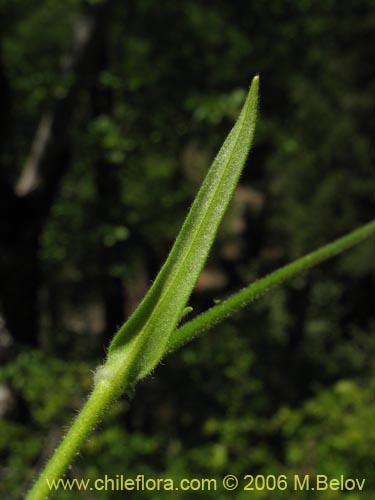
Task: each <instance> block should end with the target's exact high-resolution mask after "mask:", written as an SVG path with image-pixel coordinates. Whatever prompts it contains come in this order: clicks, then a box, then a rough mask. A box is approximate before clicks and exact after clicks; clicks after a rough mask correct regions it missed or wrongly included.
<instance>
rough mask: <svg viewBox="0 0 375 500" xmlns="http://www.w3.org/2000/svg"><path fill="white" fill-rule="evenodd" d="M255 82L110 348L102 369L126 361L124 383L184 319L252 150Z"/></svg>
mask: <svg viewBox="0 0 375 500" xmlns="http://www.w3.org/2000/svg"><path fill="white" fill-rule="evenodd" d="M258 83H259V82H258V77H255V78H254V79H253V82H252V85H251V88H250V91H249V94H248V96H247V99H246V102H245V104H244V106H243V108H242V111H241V114H240V116H239V118H238V120H237V122H236V124H235V125H234V127H233V129H232V130H231V132H230V133H229V135H228V137H227V139H226V140H225V142H224V144H223V146H222V148H221V149H220V151H219V154H218V155H217V157H216V159H215V160H214V162H213V164H212V165H211V168H210V170H209V172H208V174H207V177H206V179H205V181H204V183H203V185H202V187H201V189H200V191H199V193H198V195H197V197H196V199H195V201H194V203H193V205H192V207H191V209H190V211H189V214H188V216H187V218H186V220H185V222H184V224H183V226H182V229H181V231H180V234H179V235H178V237H177V239H176V242H175V244H174V246H173V248H172V251H171V253H170V254H169V257H168V259H167V260H166V262H165V264H164V266H163V267H162V269H161V271H160V272H159V274H158V276H157V278H156V280H155V282H154V284H153V285H152V287H151V288H150V290H149V292H148V293H147V295H146V296H145V298H144V299H143V301H142V302H141V304H140V306H139V307H138V308H137V310H136V311H135V312H134V313H133V315H132V316H131V317H130V319H129V320H128V321H127V322H126V323H125V324H124V326H123V327H122V328H121V329H120V330H119V331H118V333H117V334H116V335H115V337H114V339H113V341H112V343H111V345H110V348H109V352H108V357H107V362H106V365H105V366H106V367H107V368H109V369H111V366H119V365H120V364H121V363H126V365H127V366H128V367H129V370H128V373H127V377H128V381H135V380H137V379H139V378H142V377H143V376H144V375H146V374H147V373H149V371H150V370H152V369H153V368H154V367H155V365H156V364H157V363H158V362H159V361H160V359H161V358H162V356H163V355H164V352H165V349H166V347H167V344H168V340H169V337H170V335H171V333H172V332H173V331H174V329H175V328H176V325H177V323H178V322H179V320H180V318H181V316H182V315H183V311H184V308H185V306H186V303H187V301H188V299H189V296H190V294H191V292H192V290H193V288H194V285H195V283H196V280H197V279H198V276H199V274H200V272H201V270H202V267H203V265H204V263H205V261H206V258H207V255H208V253H209V250H210V248H211V245H212V243H213V240H214V238H215V234H216V231H217V229H218V226H219V224H220V222H221V220H222V218H223V215H224V213H225V210H226V208H227V206H228V203H229V201H230V199H231V197H232V195H233V192H234V190H235V187H236V185H237V182H238V179H239V177H240V174H241V171H242V168H243V166H244V164H245V160H246V157H247V154H248V152H249V149H250V146H251V142H252V138H253V135H254V128H255V121H256V111H257V101H258Z"/></svg>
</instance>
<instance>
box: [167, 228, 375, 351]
mask: <svg viewBox="0 0 375 500" xmlns="http://www.w3.org/2000/svg"><path fill="white" fill-rule="evenodd" d="M373 235H375V221H372V222H369V223H368V224H366V225H364V226H362V227H360V228H359V229H356V230H354V231H352V232H351V233H348V234H347V235H345V236H343V237H342V238H339V239H337V240H335V241H333V242H332V243H328V244H327V245H325V246H323V247H321V248H319V249H318V250H315V251H314V252H311V253H309V254H307V255H305V256H303V257H301V258H299V259H297V260H295V261H293V262H291V263H290V264H287V265H286V266H284V267H281V268H280V269H277V270H276V271H274V272H272V273H271V274H269V275H268V276H266V277H264V278H262V279H260V280H259V281H256V282H255V283H252V284H251V285H249V286H248V287H247V288H244V289H243V290H241V291H240V292H238V293H236V294H234V295H232V296H231V297H229V298H228V299H227V300H225V301H223V302H222V303H221V304H219V305H217V306H215V307H212V308H211V309H209V310H208V311H206V312H204V313H202V314H200V315H199V316H197V317H196V318H194V319H193V320H191V321H189V322H188V323H186V324H185V325H183V326H181V327H180V328H178V329H177V330H176V331H175V333H174V335H172V337H171V338H170V341H169V346H168V351H169V352H171V351H174V350H176V349H178V348H179V347H181V346H182V345H184V344H186V343H187V342H190V341H191V340H193V339H194V338H195V337H196V336H198V335H200V334H201V333H202V332H204V331H205V330H208V329H210V328H212V327H213V326H214V325H216V324H218V323H220V322H222V321H223V320H224V319H226V318H227V317H229V316H231V315H232V314H234V313H235V312H236V311H237V310H239V309H241V308H243V307H245V306H247V305H248V304H249V303H250V302H253V301H254V300H256V299H258V298H259V297H261V296H262V295H263V294H265V293H266V292H268V291H269V290H270V289H272V288H274V287H276V286H278V285H280V284H281V283H283V282H284V281H287V280H289V279H291V278H293V277H294V276H296V275H297V274H299V273H300V272H302V271H306V270H308V269H310V268H311V267H314V266H316V265H317V264H319V263H320V262H323V261H324V260H327V259H330V258H332V257H334V256H335V255H338V254H339V253H341V252H343V251H344V250H347V249H348V248H350V247H353V246H355V245H357V244H358V243H360V242H361V241H363V240H365V239H367V238H369V237H370V236H373Z"/></svg>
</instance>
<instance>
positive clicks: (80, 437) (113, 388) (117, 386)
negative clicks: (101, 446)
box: [26, 362, 129, 500]
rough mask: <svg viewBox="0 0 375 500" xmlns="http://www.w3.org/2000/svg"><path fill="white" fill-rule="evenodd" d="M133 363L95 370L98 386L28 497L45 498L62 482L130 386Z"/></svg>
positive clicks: (29, 499)
mask: <svg viewBox="0 0 375 500" xmlns="http://www.w3.org/2000/svg"><path fill="white" fill-rule="evenodd" d="M128 372H129V363H127V364H126V365H124V364H123V363H120V362H119V363H118V366H117V369H114V370H111V371H108V369H107V368H106V366H105V365H104V366H100V367H99V368H98V369H97V371H96V373H95V386H94V388H93V390H92V392H91V394H90V396H89V398H88V399H87V401H86V403H85V405H84V406H83V408H82V410H81V411H80V413H79V414H78V416H77V418H76V419H75V420H74V422H73V424H72V426H71V428H70V430H69V431H68V433H67V434H66V436H65V437H64V438H63V440H62V441H61V443H60V445H59V447H58V448H56V450H55V452H54V454H53V456H52V458H51V459H50V460H49V462H48V463H47V465H46V466H45V468H44V470H43V471H42V473H41V474H40V476H39V478H38V479H37V481H36V482H35V483H34V485H33V487H32V488H31V489H30V491H29V493H28V495H27V497H26V500H44V499H46V498H48V497H49V496H50V495H51V494H52V493H53V490H51V489H50V487H49V484H51V482H52V481H58V480H59V479H60V478H61V477H63V475H64V474H65V472H66V470H67V468H68V467H69V465H70V463H71V462H72V461H73V459H74V457H75V456H76V454H77V453H78V452H79V450H80V448H81V446H82V445H83V443H84V442H85V441H86V438H87V436H88V435H89V434H90V432H91V431H92V430H93V429H94V427H95V425H96V424H97V423H98V421H99V420H100V417H101V416H102V414H103V413H104V411H105V410H106V408H107V407H108V406H109V405H110V403H111V402H113V401H114V400H115V399H116V398H117V397H118V396H119V395H120V394H121V393H122V392H123V391H124V390H125V388H126V387H127V385H128V384H127V375H128Z"/></svg>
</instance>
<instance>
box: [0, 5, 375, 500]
mask: <svg viewBox="0 0 375 500" xmlns="http://www.w3.org/2000/svg"><path fill="white" fill-rule="evenodd" d="M0 5H1V9H2V11H3V20H2V21H1V28H2V32H3V34H2V42H3V44H2V57H3V61H4V65H5V68H6V72H7V76H8V79H9V83H10V87H11V90H12V96H13V99H14V106H13V117H14V125H13V129H14V132H13V136H14V145H15V147H14V146H11V145H6V146H5V148H4V151H3V152H2V154H3V155H5V156H6V155H8V156H10V155H13V157H14V162H13V166H12V168H9V170H8V171H7V172H5V174H6V176H7V177H8V178H10V179H13V180H14V181H15V180H16V178H17V176H18V175H19V172H20V170H21V167H22V164H23V162H24V160H25V158H26V156H27V154H28V151H29V148H30V142H31V138H32V136H33V133H34V130H35V127H36V124H37V123H38V120H39V118H40V116H41V114H42V112H43V111H44V109H45V108H46V107H48V103H49V100H50V99H51V98H52V97H53V96H56V95H64V92H65V91H66V88H68V87H69V85H71V81H70V80H69V79H67V80H66V81H65V80H63V81H62V79H61V69H60V67H61V64H60V63H61V58H62V55H63V54H64V52H65V51H67V50H69V46H70V41H71V33H72V27H73V25H74V22H75V21H76V19H77V16H78V15H79V13H80V11H81V8H82V2H81V1H79V0H70V1H65V2H57V1H56V0H42V1H38V2H37V1H35V0H29V1H28V2H27V3H25V2H20V1H13V2H4V1H2V2H1V4H0ZM373 9H374V4H373V1H372V0H360V1H358V2H340V1H338V0H337V1H336V0H330V1H327V0H318V1H314V2H311V1H308V0H303V1H302V0H300V1H293V2H287V1H283V0H280V1H274V2H224V1H217V2H199V1H198V0H188V1H186V2H183V4H181V3H178V2H173V1H172V0H167V1H165V2H162V3H160V2H155V1H154V0H138V1H137V2H135V1H134V2H133V1H129V2H114V6H113V9H112V11H111V14H110V19H109V22H108V26H109V27H107V28H106V32H105V40H106V62H105V64H102V63H99V58H98V68H97V71H96V72H95V73H93V74H92V77H91V80H90V82H89V84H86V86H85V87H84V86H83V87H82V89H81V90H80V92H79V96H78V99H77V103H76V110H75V114H74V117H73V119H72V121H71V123H69V124H67V129H68V133H69V137H70V165H69V170H68V171H67V174H66V175H65V177H64V179H63V182H62V185H61V187H60V190H59V194H58V196H57V198H56V200H55V202H54V204H53V207H52V209H51V213H50V215H49V217H48V219H47V220H46V221H45V224H44V226H43V232H42V236H41V239H40V249H39V259H40V263H41V268H42V273H43V285H42V288H41V290H40V314H41V318H42V323H41V331H40V348H39V349H38V350H36V351H25V350H21V351H20V352H18V351H17V345H16V346H14V347H15V349H14V351H15V353H14V356H13V357H12V358H11V359H10V360H9V362H8V363H6V364H5V365H4V367H2V368H1V384H2V387H7V388H8V389H9V390H11V393H12V394H13V396H12V397H13V398H15V400H16V403H15V406H14V407H12V405H11V404H10V403H9V408H6V411H4V418H3V419H2V421H1V423H0V444H1V446H0V453H1V457H2V459H3V458H4V460H5V462H4V463H5V465H4V466H3V465H2V466H1V469H0V475H1V486H0V492H1V493H0V494H1V495H2V496H3V497H4V498H5V497H6V498H9V499H10V500H16V499H17V498H19V497H20V495H21V491H23V490H24V489H25V485H26V484H27V483H28V482H29V481H31V479H32V478H33V477H34V475H35V471H36V469H37V468H39V467H40V465H41V463H43V462H44V461H45V460H46V457H47V456H48V454H49V453H50V451H51V450H52V449H53V447H54V446H55V445H56V443H57V441H58V439H59V436H60V435H61V428H64V426H66V425H67V423H68V422H69V419H70V418H71V416H72V413H73V412H72V410H73V411H74V410H75V409H77V408H78V407H79V406H80V403H81V402H82V400H83V397H84V394H85V393H87V390H88V388H89V386H90V379H91V373H90V370H91V369H93V368H94V367H95V366H96V364H97V362H98V358H101V357H103V356H104V350H105V348H106V346H107V344H108V342H107V338H103V335H102V330H103V328H104V327H103V322H105V319H103V315H104V313H103V312H100V311H103V309H104V306H103V295H102V294H103V290H102V282H103V279H107V278H111V279H114V280H118V281H119V282H120V283H121V286H122V287H123V290H125V299H124V300H125V302H126V304H125V305H126V308H127V311H128V312H130V310H131V309H132V306H133V305H134V304H133V302H134V300H135V299H134V297H133V295H132V294H133V293H135V292H134V290H136V295H137V293H138V295H137V297H138V298H139V295H140V296H142V294H143V293H144V291H145V287H147V286H148V285H149V283H150V281H151V280H152V279H153V278H154V276H155V274H156V271H157V269H158V267H159V266H160V264H161V263H162V261H163V259H164V258H165V256H166V255H167V253H168V250H169V249H170V247H171V244H172V241H173V238H174V237H175V235H176V234H177V232H178V228H179V225H180V223H181V221H182V220H183V216H184V214H185V212H186V209H187V208H188V206H189V203H190V202H191V200H192V198H193V195H194V193H195V191H196V189H197V186H198V185H199V182H200V180H201V178H202V176H203V173H204V172H205V170H206V169H207V167H208V165H209V162H210V160H211V159H212V157H213V155H214V154H215V151H216V150H217V147H218V146H219V145H220V143H221V141H222V138H223V137H224V135H225V133H226V131H227V130H228V129H229V127H230V125H231V123H232V122H233V119H234V117H235V116H236V114H237V112H238V109H239V108H240V106H241V104H242V102H243V99H244V96H245V94H246V90H247V86H248V85H249V83H250V79H251V77H252V76H253V75H254V74H255V73H258V72H259V73H260V75H261V102H260V119H259V126H258V128H257V133H256V137H255V147H254V149H253V152H252V154H251V155H250V159H249V167H248V168H247V169H246V171H245V173H244V175H243V178H242V185H243V187H247V188H248V187H249V186H251V188H252V189H253V190H254V191H255V193H257V194H258V195H260V198H256V199H257V200H258V205H257V206H255V205H254V192H252V194H251V193H250V194H249V195H248V196H249V200H250V201H249V202H242V205H241V200H240V205H238V206H237V208H234V209H233V211H232V213H231V215H230V217H229V219H228V220H227V221H226V223H225V227H224V228H223V231H222V233H221V234H220V237H219V240H218V244H217V245H216V247H215V249H214V251H213V254H212V256H211V257H210V260H209V266H210V267H211V268H214V269H216V270H218V271H219V272H220V273H222V274H223V275H224V276H225V280H224V283H225V284H224V285H221V287H220V286H218V287H217V288H213V289H204V288H203V291H202V290H201V291H200V293H198V292H197V293H196V294H194V296H193V297H192V301H191V303H192V306H193V307H194V312H199V311H200V310H203V309H205V308H206V307H207V306H209V305H211V304H212V298H215V299H216V298H218V299H219V298H220V297H222V296H224V295H226V294H228V293H229V292H230V291H233V290H237V289H238V288H239V287H241V286H244V284H247V283H248V282H251V281H252V280H254V279H256V278H257V277H259V276H261V275H263V274H265V273H266V272H268V271H270V270H271V269H274V268H276V267H277V266H278V265H280V264H283V263H285V262H287V261H290V260H292V259H293V258H295V257H297V256H300V255H301V254H303V253H304V252H307V251H309V250H311V249H313V248H317V247H318V246H319V245H321V244H323V243H325V242H328V241H329V240H331V239H333V238H334V237H336V236H339V235H341V234H343V233H344V232H346V231H349V230H351V229H353V228H354V227H355V226H356V225H359V224H361V223H363V222H366V221H367V220H369V218H370V216H371V208H372V203H373V193H374V192H375V178H374V175H373V170H372V169H371V165H372V163H373V162H372V152H373V145H372V142H371V137H373V119H372V116H373V96H372V93H371V91H370V89H371V82H372V80H373V62H372V57H371V55H372V54H371V50H372V49H371V46H372V45H371V34H373V32H374V27H375V26H374V25H375V21H374V15H373ZM70 78H72V76H70ZM96 93H99V94H100V95H101V94H102V93H104V94H105V95H108V96H109V98H108V101H107V104H106V105H105V106H99V108H100V109H99V110H98V109H97V107H96V106H95V104H96V103H97V101H98V97H95V95H96ZM93 102H94V105H93ZM246 199H247V198H246ZM236 203H237V202H236ZM228 249H230V250H231V252H229V250H228ZM373 253H374V248H373V243H372V242H369V243H367V244H364V245H362V246H361V247H359V248H357V249H355V250H352V251H350V253H348V254H346V255H345V256H343V257H340V258H339V259H338V260H335V261H333V262H330V263H328V264H324V265H322V266H321V267H320V268H319V269H317V270H314V271H313V272H312V273H310V274H309V275H308V276H302V277H299V278H298V279H295V280H294V281H293V283H291V284H289V285H287V286H285V287H284V288H283V289H282V290H279V291H276V292H273V293H272V294H270V295H269V296H267V297H266V298H265V299H263V300H262V301H260V302H258V303H255V304H254V305H253V306H252V307H251V308H250V309H249V310H247V311H245V312H241V313H239V314H238V315H237V317H236V318H235V319H233V320H230V321H228V323H227V324H225V325H224V326H220V327H218V328H216V329H215V330H214V331H213V332H211V333H209V334H207V336H206V337H204V338H202V339H200V340H199V341H197V342H196V343H193V344H192V345H189V346H187V347H186V348H185V349H183V350H181V352H180V353H177V354H175V355H174V356H173V357H171V358H170V359H168V361H167V362H166V364H165V365H163V366H161V367H159V368H158V370H157V372H156V373H155V376H153V377H150V378H148V379H147V380H146V381H145V382H143V383H142V384H140V385H139V386H138V387H137V389H136V397H135V398H134V399H133V398H132V396H131V395H129V396H128V397H127V398H124V399H121V400H120V401H119V402H118V403H116V405H115V406H114V407H113V409H112V410H111V411H110V412H109V414H108V415H107V416H106V418H105V420H104V422H103V424H101V425H100V426H99V427H98V429H97V430H96V432H95V434H93V436H92V438H91V439H90V441H89V442H88V443H87V444H86V446H85V449H84V451H83V452H82V456H81V457H79V458H78V459H77V461H76V462H75V464H73V467H72V469H71V470H70V471H69V476H70V477H92V478H95V477H101V476H103V475H104V474H108V475H112V476H115V475H116V474H124V475H126V476H127V477H134V476H135V475H136V474H138V473H139V474H145V475H150V476H151V477H156V476H158V475H161V476H163V477H173V478H182V477H218V478H220V477H223V476H224V475H226V474H231V473H233V474H236V475H238V476H241V475H245V474H257V473H265V474H275V475H277V474H287V475H288V476H291V475H292V474H297V473H299V474H312V475H313V474H316V473H323V474H324V473H326V474H328V475H332V476H335V477H337V476H338V475H340V474H345V475H348V476H349V477H366V481H367V483H366V493H364V494H363V495H366V496H363V497H361V496H360V494H359V493H354V492H353V493H345V494H344V493H341V492H333V491H327V492H321V493H320V494H319V497H318V496H316V498H319V499H321V500H336V499H340V498H344V497H345V498H346V499H347V500H359V499H360V498H368V499H371V498H375V484H374V479H373V467H374V458H373V450H374V447H375V436H374V434H373V429H374V428H375V427H374V423H375V422H374V414H375V401H374V371H373V369H374V367H373V359H374V353H375V340H374V338H375V337H374V335H373V333H374V328H375V320H374V310H373V304H372V299H371V287H372V285H373V279H372V278H371V277H370V276H369V263H370V262H371V261H372V259H373ZM129 295H130V296H131V297H130V298H129ZM132 301H133V302H132ZM93 307H94V309H95V311H96V313H95V314H96V315H95V314H94V318H92V315H93V313H92V309H90V308H93ZM77 311H78V312H77ZM97 311H99V313H98V312H97ZM77 314H79V318H80V322H79V321H77ZM82 323H83V324H82ZM245 493H249V492H242V493H241V492H240V491H238V492H237V493H233V494H231V497H233V498H238V499H242V498H248V495H245ZM287 493H288V494H285V493H277V492H271V493H270V492H253V493H252V498H254V499H255V498H256V499H269V498H272V499H276V500H277V499H278V498H283V499H284V498H289V496H290V492H287ZM166 495H167V494H166V493H165V492H164V493H163V492H159V493H158V492H153V494H152V498H153V499H156V500H158V499H159V498H160V499H161V498H163V499H164V498H165V497H166ZM204 495H205V498H215V499H216V498H217V499H224V498H228V494H225V492H223V491H218V492H216V493H212V494H211V496H210V493H208V492H206V493H205V494H204ZM119 496H121V493H117V494H116V493H111V492H101V493H100V494H99V493H97V494H96V496H92V497H91V498H101V499H107V498H108V499H111V498H117V497H119ZM133 496H134V497H136V498H140V499H142V498H150V496H149V494H147V493H142V492H139V493H137V494H136V495H133ZM196 497H197V493H182V492H179V493H178V494H177V493H175V494H174V498H176V499H179V498H181V499H182V498H183V499H189V498H196ZM56 498H61V499H69V498H72V499H73V498H77V492H72V493H68V492H63V491H60V492H59V493H58V495H56ZM295 498H298V499H301V500H303V499H304V498H315V497H314V496H313V495H312V494H311V493H306V495H305V496H304V495H303V493H302V492H301V493H299V494H298V497H297V496H296V497H295Z"/></svg>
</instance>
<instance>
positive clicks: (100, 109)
mask: <svg viewBox="0 0 375 500" xmlns="http://www.w3.org/2000/svg"><path fill="white" fill-rule="evenodd" d="M108 21H109V19H106V21H105V22H102V23H101V26H100V28H101V29H100V32H98V37H100V38H101V42H100V50H99V51H98V52H97V64H98V74H100V73H101V72H103V71H105V70H107V69H108V65H109V64H108V63H109V61H108V57H109V43H108V39H109V29H110V23H109V22H108ZM90 94H91V108H92V114H93V117H94V118H97V117H99V116H108V117H110V116H111V115H112V110H113V91H112V89H110V88H109V87H106V86H103V85H102V84H101V83H100V79H98V78H97V79H96V80H95V85H94V86H93V87H92V88H91V91H90ZM94 168H95V172H96V187H97V195H98V203H97V206H98V221H99V223H101V224H103V225H108V226H110V225H111V224H113V223H114V220H113V216H112V214H111V207H112V206H113V202H112V200H113V199H117V196H116V195H117V192H118V183H117V182H116V179H115V178H114V175H113V169H114V167H113V165H112V164H111V163H110V162H109V161H108V159H107V158H106V152H105V151H101V152H100V153H99V155H97V158H96V162H95V165H94ZM99 245H100V246H99V255H98V258H99V262H98V264H99V284H100V289H101V295H102V300H103V305H104V310H105V331H104V338H103V343H104V345H108V344H109V342H110V340H111V339H112V337H113V334H114V333H115V332H116V331H117V330H118V328H119V327H120V326H121V325H122V323H123V322H124V319H125V294H124V287H123V282H122V280H121V279H120V278H119V277H116V276H113V274H112V273H111V269H110V267H111V264H112V263H113V262H114V260H115V258H116V255H115V248H113V247H108V246H105V245H104V244H103V242H100V243H99Z"/></svg>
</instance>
